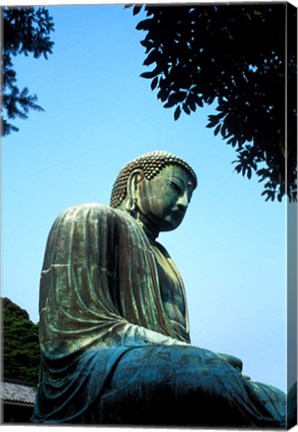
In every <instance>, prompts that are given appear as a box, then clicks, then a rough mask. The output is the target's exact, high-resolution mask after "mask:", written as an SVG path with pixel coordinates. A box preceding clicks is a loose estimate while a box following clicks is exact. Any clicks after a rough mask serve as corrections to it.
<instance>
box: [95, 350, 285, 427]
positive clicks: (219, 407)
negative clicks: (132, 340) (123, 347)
mask: <svg viewBox="0 0 298 432" xmlns="http://www.w3.org/2000/svg"><path fill="white" fill-rule="evenodd" d="M270 391H273V393H274V390H272V388H270V389H266V392H267V393H269V394H270ZM261 394H262V392H261ZM262 395H263V394H262ZM259 396H260V393H259V394H257V392H255V389H254V387H253V385H251V384H250V383H249V382H248V381H247V380H246V379H245V378H244V377H243V376H242V374H241V372H240V371H239V370H237V369H235V368H234V367H232V366H231V365H230V364H228V363H227V362H226V361H224V360H222V359H221V358H219V357H218V356H217V355H216V354H214V353H213V352H211V351H208V350H204V349H201V348H196V347H193V346H181V345H176V346H145V347H139V348H137V347H135V348H133V349H131V350H129V351H128V352H126V353H125V355H124V356H123V357H122V358H121V360H120V361H119V363H118V365H117V367H116V369H115V371H114V373H113V375H112V377H111V379H110V381H109V383H108V385H107V387H106V388H105V392H104V394H103V395H102V397H101V407H100V409H101V413H102V415H103V418H102V422H103V423H105V422H107V423H109V422H117V418H118V419H119V422H122V423H123V422H126V421H127V422H128V423H129V422H130V419H131V418H133V419H134V421H135V422H136V423H137V422H138V419H139V421H140V422H145V423H148V422H149V423H150V422H151V420H152V422H153V423H154V422H156V421H157V422H158V421H159V422H160V423H162V422H163V421H164V422H165V423H169V420H171V421H172V422H173V423H176V424H179V422H180V421H181V424H184V423H183V422H184V420H187V424H195V423H196V422H197V421H198V418H199V422H201V423H202V424H203V423H205V424H212V422H213V423H214V424H216V420H215V419H214V418H213V419H212V418H211V417H212V416H213V413H216V415H217V420H218V421H219V422H221V423H222V422H224V421H226V422H228V421H230V420H228V419H231V418H233V420H232V423H234V424H237V421H238V424H253V422H254V421H256V419H257V418H258V417H259V416H260V417H261V416H262V415H265V416H266V417H267V416H268V415H269V416H270V414H269V413H268V410H267V408H268V407H267V408H264V407H263V406H262V404H263V402H264V401H260V400H258V397H259ZM280 396H281V397H282V392H280V393H278V396H276V394H275V395H274V397H273V399H278V398H279V397H280ZM181 410H183V412H184V414H183V416H182V417H181V414H180V411H181ZM148 415H149V417H148V418H147V419H146V416H148ZM117 416H118V417H117ZM151 416H152V417H151ZM154 416H155V417H154ZM156 416H157V417H156ZM231 416H232V417H231ZM235 416H238V420H237V418H236V417H235ZM154 418H155V421H154ZM156 418H157V420H156ZM251 419H252V420H251ZM250 421H251V422H252V423H250ZM208 422H211V423H208ZM227 424H228V423H227ZM276 425H277V424H276Z"/></svg>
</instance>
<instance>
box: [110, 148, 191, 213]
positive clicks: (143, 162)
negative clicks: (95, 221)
mask: <svg viewBox="0 0 298 432" xmlns="http://www.w3.org/2000/svg"><path fill="white" fill-rule="evenodd" d="M168 165H178V166H180V167H183V168H184V169H185V170H186V171H187V172H188V173H189V174H190V175H191V177H192V178H193V181H194V189H195V188H196V186H197V176H196V174H195V172H194V171H193V169H192V168H191V167H190V166H189V165H188V163H187V162H185V161H184V160H183V159H181V158H179V157H177V156H175V155H173V154H172V153H169V152H167V151H164V150H156V151H152V152H149V153H146V154H144V155H143V156H139V157H137V158H136V159H133V160H132V161H130V162H128V164H126V165H125V167H124V168H122V170H121V171H120V173H119V174H118V176H117V178H116V181H115V183H114V186H113V190H112V194H111V201H110V205H111V207H114V208H117V207H119V206H120V204H121V203H122V201H123V200H124V199H125V197H126V194H127V180H128V178H129V176H130V173H131V172H132V171H134V170H135V169H141V170H142V171H143V172H144V176H145V178H146V179H147V180H151V179H153V178H154V177H155V176H156V175H157V174H158V173H159V172H160V171H161V170H162V169H163V168H165V167H166V166H168Z"/></svg>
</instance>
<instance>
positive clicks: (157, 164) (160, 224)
mask: <svg viewBox="0 0 298 432" xmlns="http://www.w3.org/2000/svg"><path fill="white" fill-rule="evenodd" d="M196 186H197V177H196V174H195V173H194V171H193V170H192V168H191V167H190V166H189V165H188V164H187V163H186V162H185V161H184V160H182V159H180V158H178V157H177V156H174V155H172V154H171V153H168V152H165V151H154V152H150V153H146V154H145V155H143V156H140V157H138V158H136V159H134V160H133V161H131V162H129V163H128V164H127V165H126V166H125V167H124V168H123V169H122V170H121V171H120V173H119V174H118V177H117V179H116V181H115V183H114V186H113V190H112V195H111V203H110V204H111V207H114V208H119V209H121V210H124V211H126V212H129V213H130V214H131V216H133V217H135V218H136V219H139V220H141V222H142V223H143V225H145V227H147V228H148V229H149V230H151V231H155V233H157V235H158V232H159V231H170V230H173V229H175V228H177V227H178V225H180V223H181V222H182V220H183V217H184V215H185V212H186V209H187V207H188V204H189V202H190V199H191V196H192V192H193V190H194V189H195V188H196Z"/></svg>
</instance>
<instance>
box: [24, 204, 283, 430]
mask: <svg viewBox="0 0 298 432" xmlns="http://www.w3.org/2000/svg"><path fill="white" fill-rule="evenodd" d="M171 298H172V300H171ZM175 298H179V300H180V306H179V308H177V310H175V308H176V306H175ZM39 309H40V346H41V373H40V382H39V386H38V391H37V396H36V402H35V408H34V414H33V418H32V421H33V422H36V423H48V424H51V423H92V424H96V423H97V424H119V423H120V424H176V425H178V424H181V425H214V424H217V423H218V424H219V425H254V426H256V425H257V426H269V427H272V426H275V427H283V426H284V395H283V393H282V392H281V391H280V390H278V389H275V388H274V387H271V386H265V385H264V384H259V383H254V382H249V381H247V380H246V379H245V378H244V377H243V376H242V374H241V371H240V370H239V369H237V368H235V367H233V366H232V365H231V362H227V361H226V360H224V359H223V358H221V357H220V356H218V355H216V354H215V353H212V352H211V351H208V350H205V349H202V348H197V347H193V346H192V345H190V338H189V327H188V316H187V305H186V299H185V292H184V287H183V282H182V280H181V278H180V276H179V273H178V271H177V269H176V267H175V266H174V264H173V262H172V260H171V258H170V256H169V255H168V253H167V252H166V250H165V249H164V248H163V247H162V246H161V245H159V244H158V243H156V242H151V241H150V240H149V239H148V237H147V236H146V234H145V232H144V231H143V229H142V227H141V226H140V225H139V224H138V223H137V222H136V220H135V219H133V218H132V217H131V216H130V215H128V214H127V213H126V212H123V211H121V210H117V209H112V208H110V207H107V206H103V205H98V204H83V205H79V206H76V207H72V208H70V209H68V210H66V211H65V212H64V213H62V214H61V215H60V216H59V217H58V218H57V219H56V221H55V223H54V225H53V227H52V229H51V232H50V234H49V238H48V242H47V247H46V253H45V258H44V264H43V269H42V273H41V282H40V305H39ZM175 316H177V317H178V316H179V319H175ZM181 316H182V318H181Z"/></svg>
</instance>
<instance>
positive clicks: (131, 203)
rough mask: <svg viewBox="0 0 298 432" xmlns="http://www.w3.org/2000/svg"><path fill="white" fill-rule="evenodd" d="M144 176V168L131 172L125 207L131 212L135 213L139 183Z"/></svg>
mask: <svg viewBox="0 0 298 432" xmlns="http://www.w3.org/2000/svg"><path fill="white" fill-rule="evenodd" d="M143 177H144V173H143V171H142V170H140V169H137V170H134V171H132V172H131V173H130V176H129V178H128V180H127V200H126V204H125V209H126V211H128V212H129V213H133V212H134V211H135V210H136V208H137V202H138V200H137V190H138V184H139V182H140V181H141V180H142V178H143Z"/></svg>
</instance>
